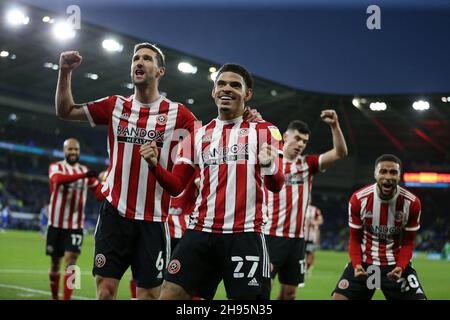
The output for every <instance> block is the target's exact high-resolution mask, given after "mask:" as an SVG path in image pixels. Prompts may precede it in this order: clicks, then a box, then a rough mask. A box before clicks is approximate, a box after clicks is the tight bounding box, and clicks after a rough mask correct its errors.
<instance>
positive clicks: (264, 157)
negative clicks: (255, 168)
mask: <svg viewBox="0 0 450 320" xmlns="http://www.w3.org/2000/svg"><path fill="white" fill-rule="evenodd" d="M277 158H278V150H277V149H276V148H275V147H274V146H271V145H268V144H267V143H264V144H263V145H262V148H261V150H260V151H259V154H258V160H259V163H260V164H261V166H263V167H270V166H271V165H272V164H273V163H275V162H276V161H277Z"/></svg>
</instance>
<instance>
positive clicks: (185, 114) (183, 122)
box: [179, 105, 197, 133]
mask: <svg viewBox="0 0 450 320" xmlns="http://www.w3.org/2000/svg"><path fill="white" fill-rule="evenodd" d="M179 113H180V124H179V126H180V128H183V129H186V130H187V131H189V133H191V132H194V125H195V121H197V118H196V117H195V116H194V114H193V113H192V112H191V111H190V110H189V109H188V108H186V107H185V106H183V105H180V108H179Z"/></svg>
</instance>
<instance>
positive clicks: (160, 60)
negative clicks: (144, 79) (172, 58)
mask: <svg viewBox="0 0 450 320" xmlns="http://www.w3.org/2000/svg"><path fill="white" fill-rule="evenodd" d="M143 48H147V49H150V50H152V51H154V52H156V60H157V61H158V66H159V67H163V68H165V67H166V58H165V57H164V53H163V52H162V51H161V49H160V48H158V47H157V46H156V45H155V44H151V43H149V42H142V43H138V44H136V45H135V46H134V53H136V52H137V51H138V50H140V49H143ZM134 53H133V54H134Z"/></svg>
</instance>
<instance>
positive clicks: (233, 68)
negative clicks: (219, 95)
mask: <svg viewBox="0 0 450 320" xmlns="http://www.w3.org/2000/svg"><path fill="white" fill-rule="evenodd" d="M224 72H234V73H237V74H238V75H240V76H241V77H242V78H244V81H245V85H246V86H247V88H250V89H253V78H252V76H251V75H250V72H248V70H247V69H245V68H244V67H243V66H241V65H239V64H235V63H225V64H224V65H223V66H222V67H220V69H219V71H217V77H216V79H217V78H219V75H220V74H222V73H224Z"/></svg>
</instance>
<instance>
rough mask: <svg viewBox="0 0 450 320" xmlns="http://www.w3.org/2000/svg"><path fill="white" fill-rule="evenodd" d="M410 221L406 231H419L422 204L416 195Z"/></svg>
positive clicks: (410, 212)
mask: <svg viewBox="0 0 450 320" xmlns="http://www.w3.org/2000/svg"><path fill="white" fill-rule="evenodd" d="M409 210H410V211H409V216H408V222H407V223H406V226H405V231H417V230H419V229H420V214H421V211H422V206H421V203H420V200H419V198H417V197H416V199H415V200H414V202H413V203H412V204H411V207H410V209H409Z"/></svg>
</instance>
